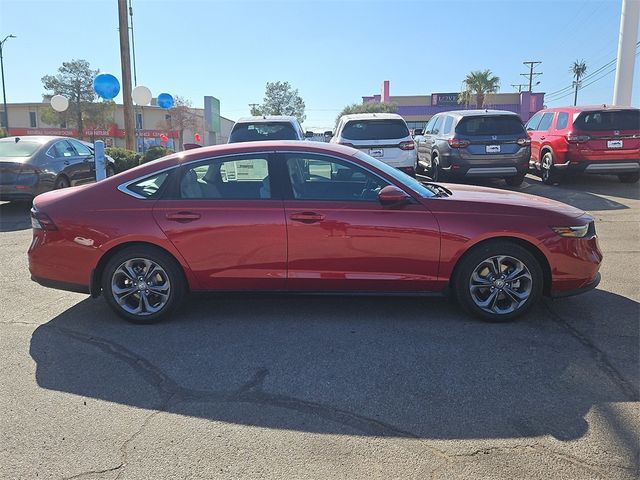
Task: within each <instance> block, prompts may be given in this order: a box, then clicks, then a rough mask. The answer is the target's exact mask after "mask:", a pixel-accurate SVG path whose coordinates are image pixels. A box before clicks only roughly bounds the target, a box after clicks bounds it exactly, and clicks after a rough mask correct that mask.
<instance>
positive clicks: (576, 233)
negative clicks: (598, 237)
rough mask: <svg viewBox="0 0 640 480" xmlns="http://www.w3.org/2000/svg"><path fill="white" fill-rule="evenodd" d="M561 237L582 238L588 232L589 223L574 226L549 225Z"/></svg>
mask: <svg viewBox="0 0 640 480" xmlns="http://www.w3.org/2000/svg"><path fill="white" fill-rule="evenodd" d="M551 229H552V230H553V231H554V232H556V233H557V234H558V235H560V236H561V237H571V238H583V237H585V236H586V235H587V233H588V232H589V225H588V224H587V225H579V226H576V227H551Z"/></svg>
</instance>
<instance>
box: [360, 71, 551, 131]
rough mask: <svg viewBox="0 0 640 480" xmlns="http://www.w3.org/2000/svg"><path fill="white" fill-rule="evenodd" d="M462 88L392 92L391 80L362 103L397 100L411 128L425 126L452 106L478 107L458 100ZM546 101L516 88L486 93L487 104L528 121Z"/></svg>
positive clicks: (536, 93) (402, 114)
mask: <svg viewBox="0 0 640 480" xmlns="http://www.w3.org/2000/svg"><path fill="white" fill-rule="evenodd" d="M459 96H460V94H459V93H458V92H443V93H432V94H430V95H390V93H389V80H385V81H384V82H383V83H382V90H381V92H380V94H378V95H371V96H364V97H362V103H379V102H385V103H394V104H396V105H397V110H396V112H397V113H398V114H399V115H401V116H402V117H403V118H404V119H405V120H406V122H407V125H408V126H409V128H411V129H415V128H422V127H424V124H425V123H426V122H427V121H429V119H430V118H431V117H432V116H434V115H435V114H436V113H440V112H448V111H451V110H467V109H469V108H476V107H475V105H474V104H473V99H472V104H471V105H469V106H467V105H464V104H460V103H459V102H458V98H459ZM543 105H544V93H538V92H535V93H533V92H520V93H518V92H515V93H488V94H487V95H486V96H485V100H484V107H483V108H490V109H495V110H508V111H510V112H515V113H517V114H518V115H520V118H522V120H523V121H524V122H526V121H527V120H529V118H531V117H532V116H533V114H534V113H536V112H537V111H538V110H542V108H543Z"/></svg>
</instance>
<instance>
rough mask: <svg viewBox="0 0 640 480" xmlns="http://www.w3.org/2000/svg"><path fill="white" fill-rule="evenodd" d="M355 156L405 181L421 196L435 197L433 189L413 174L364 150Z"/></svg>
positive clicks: (401, 181)
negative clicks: (388, 163) (408, 173)
mask: <svg viewBox="0 0 640 480" xmlns="http://www.w3.org/2000/svg"><path fill="white" fill-rule="evenodd" d="M353 156H354V157H356V158H357V159H359V160H364V161H365V162H367V163H370V164H371V165H373V166H374V167H376V168H377V169H378V170H382V171H383V172H384V173H386V174H387V175H389V176H391V177H392V178H394V179H396V180H397V181H399V182H400V183H404V184H405V185H406V186H408V187H409V188H411V190H413V191H414V192H416V193H417V194H418V195H420V196H421V197H425V198H429V197H434V196H435V195H436V194H435V192H434V191H433V190H430V189H429V188H427V187H425V186H424V185H423V184H422V183H420V182H419V181H418V180H416V179H415V178H413V177H412V176H410V175H407V174H406V173H404V172H403V171H401V170H398V169H397V168H393V167H391V166H389V165H387V164H386V163H384V162H381V161H380V160H378V159H377V158H373V157H372V156H370V155H367V154H366V153H364V152H362V151H358V152H357V153H355V154H354V155H353Z"/></svg>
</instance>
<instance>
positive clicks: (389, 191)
mask: <svg viewBox="0 0 640 480" xmlns="http://www.w3.org/2000/svg"><path fill="white" fill-rule="evenodd" d="M378 200H379V201H380V205H382V206H385V207H392V206H397V205H405V204H407V203H409V201H410V200H411V197H410V196H409V195H407V193H406V192H405V191H404V190H401V189H399V188H398V187H396V186H394V185H387V186H386V187H384V188H383V189H382V190H380V192H378Z"/></svg>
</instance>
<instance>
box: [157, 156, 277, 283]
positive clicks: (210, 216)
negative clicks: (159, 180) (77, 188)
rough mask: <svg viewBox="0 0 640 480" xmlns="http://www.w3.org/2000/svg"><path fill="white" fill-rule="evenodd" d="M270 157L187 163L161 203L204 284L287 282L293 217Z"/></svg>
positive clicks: (160, 211)
mask: <svg viewBox="0 0 640 480" xmlns="http://www.w3.org/2000/svg"><path fill="white" fill-rule="evenodd" d="M270 163H271V162H270V159H269V155H268V154H266V153H253V154H250V155H236V156H226V157H220V158H212V159H207V160H202V161H198V162H192V163H189V164H186V165H184V166H182V167H181V169H180V171H179V172H177V175H178V178H177V179H176V181H175V184H174V189H173V192H172V193H171V194H169V195H168V198H163V199H161V200H158V202H157V203H156V205H155V206H154V209H153V215H154V217H155V219H156V221H157V222H158V224H159V225H160V227H161V228H162V230H163V231H164V232H165V234H166V235H167V237H168V238H169V240H170V241H171V242H172V243H173V245H174V246H175V247H176V249H177V250H178V251H179V252H180V253H181V254H182V256H183V257H184V259H185V260H186V262H187V263H188V264H189V267H190V268H191V270H192V271H193V272H194V274H195V276H196V277H197V279H198V281H199V283H200V285H201V286H202V288H203V289H205V290H235V291H237V290H282V289H284V287H285V280H286V261H287V245H286V242H287V237H286V225H285V219H284V208H283V203H282V198H281V195H278V194H276V192H275V190H273V189H272V188H271V184H272V182H271V178H273V177H272V176H271V175H270V170H271V167H270ZM272 192H273V193H272ZM278 197H280V198H278Z"/></svg>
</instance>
